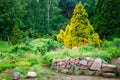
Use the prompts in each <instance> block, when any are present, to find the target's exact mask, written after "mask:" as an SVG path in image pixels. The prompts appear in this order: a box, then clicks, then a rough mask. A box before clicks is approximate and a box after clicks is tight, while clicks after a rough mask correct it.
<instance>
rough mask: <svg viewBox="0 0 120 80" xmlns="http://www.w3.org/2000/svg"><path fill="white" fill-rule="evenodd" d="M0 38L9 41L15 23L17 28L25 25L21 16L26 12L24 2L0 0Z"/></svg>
mask: <svg viewBox="0 0 120 80" xmlns="http://www.w3.org/2000/svg"><path fill="white" fill-rule="evenodd" d="M0 9H1V10H0V30H1V31H0V38H1V39H2V40H8V42H10V41H9V40H10V36H11V32H12V30H13V27H14V25H15V23H17V24H18V27H19V28H21V29H22V28H23V27H25V25H24V22H23V17H24V15H25V14H26V10H25V4H23V3H22V1H21V0H19V1H18V0H0Z"/></svg>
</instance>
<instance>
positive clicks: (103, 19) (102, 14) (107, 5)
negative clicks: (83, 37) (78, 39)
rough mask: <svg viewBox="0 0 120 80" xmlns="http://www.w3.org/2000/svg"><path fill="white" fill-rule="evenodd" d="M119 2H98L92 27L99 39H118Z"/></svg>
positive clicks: (119, 28)
mask: <svg viewBox="0 0 120 80" xmlns="http://www.w3.org/2000/svg"><path fill="white" fill-rule="evenodd" d="M119 8H120V0H98V3H97V5H96V15H95V20H94V26H95V30H96V32H98V33H99V35H100V37H101V38H105V39H108V40H111V39H113V38H114V37H120V9H119Z"/></svg>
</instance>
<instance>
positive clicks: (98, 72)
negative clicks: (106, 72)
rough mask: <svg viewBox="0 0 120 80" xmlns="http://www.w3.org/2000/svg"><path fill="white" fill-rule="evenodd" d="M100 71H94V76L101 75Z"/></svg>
mask: <svg viewBox="0 0 120 80" xmlns="http://www.w3.org/2000/svg"><path fill="white" fill-rule="evenodd" d="M102 73H103V72H102V71H95V75H96V76H102Z"/></svg>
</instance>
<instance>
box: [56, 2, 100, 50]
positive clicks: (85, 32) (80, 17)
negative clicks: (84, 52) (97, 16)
mask: <svg viewBox="0 0 120 80" xmlns="http://www.w3.org/2000/svg"><path fill="white" fill-rule="evenodd" d="M57 40H58V41H59V42H63V43H64V45H65V46H66V47H69V48H72V47H74V46H77V47H79V46H80V45H82V44H87V43H93V44H95V45H98V46H100V43H101V40H100V39H99V35H98V34H97V33H95V32H94V29H93V27H92V26H91V25H90V22H89V20H88V14H87V12H86V10H85V9H84V7H83V6H82V3H81V2H80V3H78V4H77V5H76V7H75V9H74V14H73V16H72V18H71V23H70V24H69V25H67V26H66V29H65V31H63V30H61V31H60V33H59V34H58V35H57Z"/></svg>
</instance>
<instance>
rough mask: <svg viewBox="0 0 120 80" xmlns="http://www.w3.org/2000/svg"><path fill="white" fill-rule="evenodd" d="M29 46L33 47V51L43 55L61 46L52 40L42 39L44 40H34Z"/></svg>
mask: <svg viewBox="0 0 120 80" xmlns="http://www.w3.org/2000/svg"><path fill="white" fill-rule="evenodd" d="M53 44H54V45H53ZM30 45H31V46H33V47H34V48H33V50H34V51H35V52H41V54H45V53H46V52H47V51H50V50H54V49H56V48H57V47H61V46H62V44H61V43H59V42H57V41H55V40H53V39H44V38H41V39H35V40H33V41H31V42H30Z"/></svg>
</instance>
